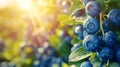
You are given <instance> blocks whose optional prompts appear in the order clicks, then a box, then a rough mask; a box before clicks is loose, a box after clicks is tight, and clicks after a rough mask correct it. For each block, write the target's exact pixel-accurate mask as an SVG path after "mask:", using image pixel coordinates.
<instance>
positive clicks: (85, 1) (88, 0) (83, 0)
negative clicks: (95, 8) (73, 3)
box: [82, 0, 95, 5]
mask: <svg viewBox="0 0 120 67" xmlns="http://www.w3.org/2000/svg"><path fill="white" fill-rule="evenodd" d="M90 1H95V0H82V2H83V4H84V5H86V4H87V3H88V2H90Z"/></svg>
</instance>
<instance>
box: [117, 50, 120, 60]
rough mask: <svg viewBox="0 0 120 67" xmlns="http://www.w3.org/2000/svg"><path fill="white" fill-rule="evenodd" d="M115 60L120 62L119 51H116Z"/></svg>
mask: <svg viewBox="0 0 120 67" xmlns="http://www.w3.org/2000/svg"><path fill="white" fill-rule="evenodd" d="M116 60H117V61H118V62H120V50H118V51H116Z"/></svg>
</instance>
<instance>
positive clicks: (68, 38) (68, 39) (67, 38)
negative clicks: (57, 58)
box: [64, 36, 72, 47]
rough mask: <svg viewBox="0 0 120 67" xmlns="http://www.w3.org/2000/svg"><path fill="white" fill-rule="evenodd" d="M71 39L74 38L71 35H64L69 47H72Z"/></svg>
mask: <svg viewBox="0 0 120 67" xmlns="http://www.w3.org/2000/svg"><path fill="white" fill-rule="evenodd" d="M71 40H72V38H71V37H70V36H65V37H64V41H65V43H66V44H67V45H68V46H69V47H72V44H71Z"/></svg>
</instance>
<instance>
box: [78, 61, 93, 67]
mask: <svg viewBox="0 0 120 67" xmlns="http://www.w3.org/2000/svg"><path fill="white" fill-rule="evenodd" d="M80 67H93V65H92V63H90V62H88V61H85V62H83V63H82V64H81V65H80Z"/></svg>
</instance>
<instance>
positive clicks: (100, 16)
mask: <svg viewBox="0 0 120 67" xmlns="http://www.w3.org/2000/svg"><path fill="white" fill-rule="evenodd" d="M100 28H101V30H102V34H103V35H104V34H105V33H104V30H103V26H102V13H100Z"/></svg>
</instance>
